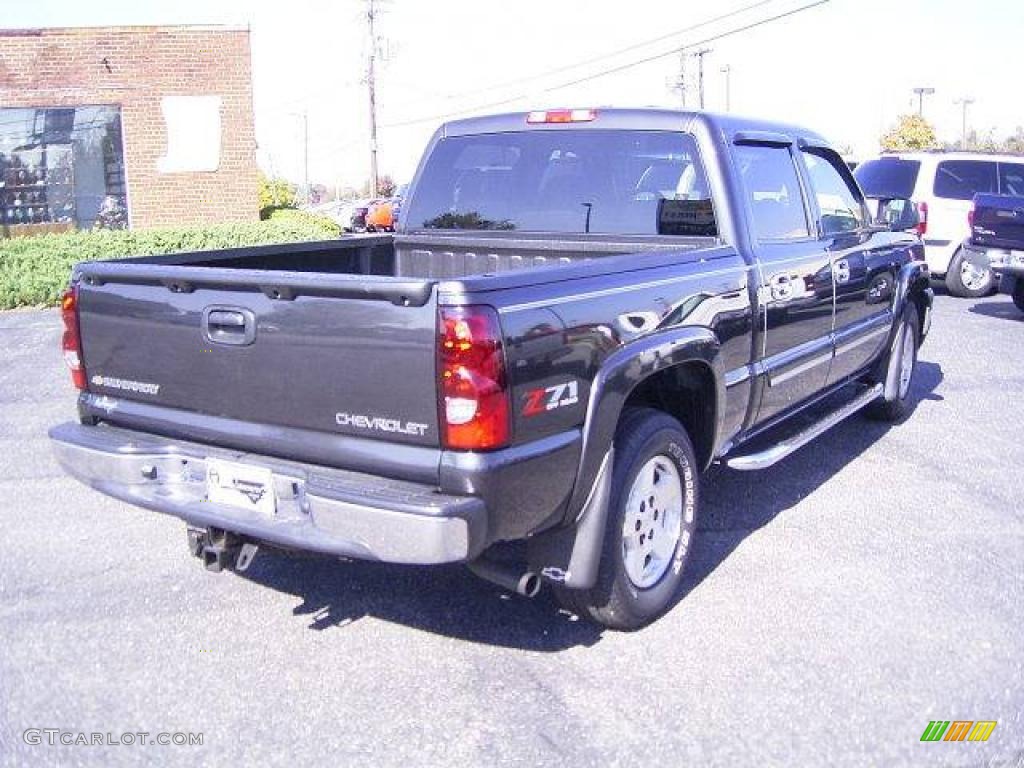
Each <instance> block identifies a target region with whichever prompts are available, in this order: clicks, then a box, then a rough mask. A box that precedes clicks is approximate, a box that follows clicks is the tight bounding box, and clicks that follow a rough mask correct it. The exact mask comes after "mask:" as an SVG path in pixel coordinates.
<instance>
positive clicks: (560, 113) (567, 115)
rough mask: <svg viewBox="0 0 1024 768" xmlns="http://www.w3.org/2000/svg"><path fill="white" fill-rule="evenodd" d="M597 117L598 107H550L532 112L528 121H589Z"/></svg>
mask: <svg viewBox="0 0 1024 768" xmlns="http://www.w3.org/2000/svg"><path fill="white" fill-rule="evenodd" d="M596 117H597V110H596V109H548V110H538V111H536V112H530V113H529V114H528V115H527V116H526V122H528V123H534V124H535V123H589V122H591V121H592V120H594V119H595V118H596Z"/></svg>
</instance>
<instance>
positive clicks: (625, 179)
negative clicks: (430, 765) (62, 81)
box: [50, 109, 932, 629]
mask: <svg viewBox="0 0 1024 768" xmlns="http://www.w3.org/2000/svg"><path fill="white" fill-rule="evenodd" d="M916 224H917V217H916V210H915V208H914V206H913V205H912V204H911V203H910V202H909V201H908V200H902V199H886V200H871V201H868V200H866V199H865V198H864V196H863V194H862V193H861V191H860V189H859V187H858V186H857V183H856V182H855V181H854V179H853V177H852V176H851V175H850V172H849V170H848V169H847V167H846V165H845V164H844V163H843V161H842V160H841V159H840V157H839V155H838V154H836V152H835V150H833V149H832V148H831V147H830V146H829V145H828V144H827V143H826V142H825V141H824V140H823V139H822V138H821V137H819V136H817V135H816V134H814V133H812V132H810V131H807V130H804V129H802V128H799V127H795V126H788V125H777V124H768V123H762V122H755V121H750V120H741V119H737V118H733V117H731V116H717V115H712V114H707V113H697V112H694V113H688V112H669V111H656V110H612V109H609V110H598V111H594V110H558V111H550V112H531V113H529V114H512V115H499V116H493V117H484V118H475V119H470V120H462V121H457V122H453V123H449V124H447V125H444V126H443V127H442V128H441V129H440V130H438V131H437V133H436V134H435V136H434V138H433V139H432V140H431V142H430V144H429V146H428V148H427V151H426V153H425V155H424V158H423V160H422V162H421V164H420V167H419V169H418V171H417V173H416V176H415V178H414V180H413V183H412V185H411V187H410V190H409V193H408V196H407V197H406V199H405V203H404V205H403V209H402V212H401V216H400V221H399V222H398V225H397V227H396V230H397V231H396V233H395V234H394V235H386V236H380V235H368V236H353V237H344V238H342V239H338V240H331V241H326V242H315V243H299V244H290V245H277V246H263V247H257V248H242V249H234V250H226V251H217V252H208V253H186V254H175V255H171V256H149V257H142V258H134V259H127V260H123V261H115V262H87V263H83V264H79V265H78V266H76V267H75V269H74V271H73V274H72V281H71V287H70V288H69V289H68V292H67V293H66V295H65V296H64V300H63V317H64V323H65V328H66V331H65V333H64V338H63V348H64V355H65V359H66V360H67V362H68V365H69V366H70V368H71V371H72V376H73V379H74V383H75V385H76V386H77V387H78V389H80V390H81V393H80V395H79V400H78V409H79V416H80V418H79V420H78V422H75V423H68V424H62V425H59V426H57V427H55V428H53V430H52V431H51V433H50V434H51V437H52V440H53V445H54V448H55V450H56V453H57V456H58V457H59V459H60V461H61V463H62V464H63V466H64V467H65V468H66V469H67V471H68V472H70V473H71V474H72V475H74V476H75V477H77V478H79V479H80V480H82V481H83V482H85V483H88V484H89V485H91V486H92V487H93V488H96V489H97V490H99V491H102V492H103V493H106V494H109V495H111V496H114V497H117V498H119V499H123V500H125V501H128V502H130V503H132V504H137V505H139V506H142V507H147V508H149V509H153V510H156V511H159V512H165V513H169V514H172V515H175V516H177V517H180V518H182V519H183V520H185V521H186V523H187V525H188V529H187V530H188V542H189V546H190V548H191V550H192V553H193V554H194V555H196V556H197V557H199V558H201V559H202V561H203V562H204V563H205V565H206V566H207V567H208V568H210V569H211V570H221V569H223V568H229V569H235V570H244V569H245V568H246V567H248V565H249V563H250V562H251V560H252V558H253V556H254V555H255V553H256V551H257V547H259V546H272V547H276V548H281V549H285V550H307V551H314V552H320V553H325V554H328V555H335V556H340V557H344V558H362V559H366V560H381V561H387V562H393V563H409V564H420V565H425V564H437V563H450V562H464V563H467V564H468V565H469V567H470V568H471V569H472V570H473V571H474V572H475V573H477V574H478V575H480V576H482V577H484V578H487V579H490V580H491V581H494V582H496V583H498V584H501V585H503V586H505V587H507V588H508V589H511V590H515V591H517V592H519V593H521V594H527V595H533V594H535V593H536V592H537V590H538V589H539V588H540V586H541V584H542V583H543V582H548V583H550V584H552V585H553V586H554V588H555V590H556V592H557V594H558V596H559V598H560V600H561V601H562V602H563V604H564V605H565V606H566V607H568V608H569V609H570V610H572V611H574V612H576V613H578V614H579V615H580V616H584V617H587V618H589V619H592V620H594V621H597V622H599V623H601V624H603V625H605V626H608V627H614V628H618V629H634V628H637V627H640V626H643V625H645V624H647V623H649V622H650V621H652V620H654V619H655V618H656V617H658V616H659V615H660V614H662V613H663V612H664V611H666V610H668V609H669V608H670V607H671V605H672V604H673V601H674V600H675V599H676V598H677V596H678V595H679V594H680V592H681V584H682V579H683V576H684V571H685V568H686V563H687V559H688V557H689V555H690V553H691V551H692V549H693V546H694V537H695V535H696V532H697V523H698V519H699V517H700V511H701V493H702V486H701V479H700V478H701V473H702V472H703V470H705V469H707V468H708V467H709V466H710V465H711V464H712V463H713V462H722V463H724V464H726V465H728V466H730V467H732V468H734V469H738V470H756V469H761V468H763V467H767V466H769V465H771V464H774V463H775V462H778V461H779V460H781V459H783V458H784V457H785V456H787V455H789V454H790V453H792V452H793V451H795V450H797V449H798V448H800V447H801V446H803V445H805V444H806V443H808V442H809V441H811V440H812V439H814V438H815V437H817V436H818V435H820V434H821V433H823V432H824V431H825V430H827V429H828V428H830V427H831V426H833V425H835V424H836V423H838V422H839V421H840V420H842V419H844V418H846V417H848V416H850V415H852V414H854V413H856V412H857V411H860V410H866V411H867V412H868V413H869V414H871V415H874V416H875V417H878V418H882V419H887V420H891V421H896V420H899V419H901V418H903V417H904V416H905V415H906V414H907V412H908V407H909V399H908V398H909V392H910V385H911V380H912V377H913V375H914V369H915V364H916V362H917V350H918V347H919V346H920V344H921V342H922V341H923V339H924V337H925V336H926V335H927V333H928V328H929V320H930V310H931V305H932V292H931V289H930V288H929V287H928V276H929V275H928V268H927V266H926V265H925V264H924V262H923V261H922V255H923V251H922V248H923V246H922V244H921V242H920V240H919V239H918V238H917V237H916V236H915V235H913V234H909V233H908V230H912V229H913V228H914V227H915V226H916ZM797 414H800V415H801V418H800V419H798V420H797V419H794V418H792V417H794V416H796V415H797ZM797 422H799V425H797ZM510 542H524V543H525V546H524V545H522V544H520V545H519V546H509V543H510Z"/></svg>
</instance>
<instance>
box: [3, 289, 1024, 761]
mask: <svg viewBox="0 0 1024 768" xmlns="http://www.w3.org/2000/svg"><path fill="white" fill-rule="evenodd" d="M936 304H937V307H936V312H935V319H934V326H933V332H932V335H931V337H930V338H929V340H928V342H927V343H926V345H925V347H924V348H923V350H922V353H921V364H920V368H919V370H918V375H917V378H916V380H915V383H914V394H915V397H916V400H917V405H916V409H915V411H914V413H913V414H912V416H911V417H910V419H909V420H908V421H907V422H906V423H905V424H903V425H901V426H898V427H895V428H887V427H886V426H884V425H880V424H877V423H873V422H869V421H866V420H864V419H862V418H854V419H852V420H850V421H848V422H846V423H844V424H842V425H840V426H839V427H837V428H835V429H834V430H833V431H831V432H830V433H828V434H827V435H826V436H825V437H824V438H823V439H821V440H819V441H818V442H816V443H814V444H812V445H811V446H809V447H807V448H805V449H804V450H802V451H801V452H798V453H797V454H795V455H794V456H792V457H790V458H789V459H787V460H785V461H784V462H783V463H781V464H779V465H777V466H776V467H774V468H772V469H769V470H766V471H763V472H760V473H748V474H741V473H736V472H731V471H726V470H721V469H714V470H712V472H711V473H710V474H709V476H707V477H706V478H705V486H704V488H705V491H704V493H705V496H704V498H705V504H706V508H705V510H704V516H703V519H702V521H701V529H702V537H701V539H700V542H699V545H698V549H697V550H696V552H695V558H696V559H695V561H694V562H693V563H692V566H693V567H692V568H691V571H690V573H689V578H688V582H689V583H688V589H689V594H688V596H687V597H686V598H685V599H684V600H683V601H682V602H681V603H680V604H679V605H678V606H677V607H676V608H675V609H674V610H673V611H672V612H671V613H670V614H669V615H668V616H666V617H665V618H664V619H662V620H661V621H659V622H658V623H656V624H654V625H653V626H651V627H649V628H648V629H646V630H644V631H642V632H639V633H635V634H618V633H614V632H607V631H604V632H602V631H599V630H598V629H596V628H594V627H591V626H589V625H586V624H583V623H580V622H576V621H572V620H571V619H570V618H569V617H568V616H567V615H565V614H562V613H560V612H559V611H558V609H557V607H556V605H555V603H554V601H553V600H552V599H551V598H550V597H549V596H547V595H546V594H542V596H541V597H538V598H537V599H536V600H532V601H530V600H526V599H523V598H517V597H510V596H508V595H505V594H503V593H501V591H500V590H499V589H498V588H496V587H492V586H490V585H488V584H486V583H484V582H481V581H478V580H477V579H476V578H474V577H473V576H471V575H470V574H469V573H468V572H466V571H465V570H464V569H462V568H458V567H452V568H444V569H434V570H424V569H414V568H403V567H389V566H381V565H372V564H359V563H337V562H333V561H328V560H323V559H314V558H308V559H292V558H286V557H284V556H280V555H278V556H273V555H261V556H259V557H258V558H257V560H256V561H255V563H254V564H253V566H252V568H251V569H250V571H249V572H247V573H246V574H244V575H235V574H221V575H214V574H210V573H207V572H205V571H203V570H202V569H201V568H200V566H199V565H198V561H196V560H194V559H192V558H191V557H189V556H188V555H187V552H186V549H185V534H184V525H183V524H182V523H180V522H179V521H177V520H174V519H171V518H168V517H164V516H161V515H157V514H155V513H151V512H146V511H141V510H137V509H133V508H131V507H129V506H127V505H125V504H122V503H119V502H116V501H113V500H110V499H107V498H104V497H102V496H100V495H99V494H97V493H94V492H92V491H90V490H87V489H86V488H84V487H82V486H80V485H78V484H77V483H75V482H74V481H72V480H70V479H68V478H67V477H65V476H64V475H63V474H62V473H61V472H60V470H59V469H58V467H57V466H56V464H55V463H54V461H53V460H52V458H51V456H50V452H49V447H48V445H47V439H46V429H47V428H48V427H49V426H50V425H52V424H54V423H57V422H59V421H62V420H67V419H69V418H72V417H73V414H74V408H73V403H74V395H73V392H72V389H71V385H70V382H69V377H68V375H67V372H66V371H65V370H64V367H63V364H62V362H61V359H60V354H59V351H58V341H59V319H58V317H57V315H56V313H55V312H53V311H25V312H13V313H3V314H0V349H2V350H3V353H4V354H3V357H4V361H3V365H0V492H2V499H3V505H2V507H0V510H2V511H0V763H3V764H5V765H23V764H24V765H44V764H45V765H56V764H58V763H59V764H62V765H73V764H101V765H120V764H139V763H142V762H147V763H160V764H213V763H215V762H216V763H218V764H227V762H228V760H231V761H232V763H233V764H235V765H239V764H246V763H249V764H258V765H263V764H271V763H274V764H277V763H285V762H288V763H296V764H306V763H313V762H322V761H324V760H326V759H328V758H329V759H330V760H331V762H333V763H335V764H348V763H352V762H356V761H357V760H358V761H360V762H363V761H365V762H366V764H371V765H399V764H402V765H423V764H430V765H441V764H445V765H448V764H451V765H483V764H491V763H502V764H504V763H518V764H524V765H541V764H544V765H577V764H594V765H597V764H601V765H604V764H641V763H650V764H654V763H656V764H660V765H728V766H737V765H757V766H765V765H807V766H811V765H850V766H864V765H886V766H890V765H944V766H961V765H962V766H975V765H1013V766H1021V765H1024V719H1022V712H1024V488H1022V480H1021V474H1022V469H1024V447H1022V445H1021V435H1022V426H1024V408H1022V405H1021V398H1022V397H1024V320H1022V316H1021V315H1020V313H1018V312H1017V311H1016V309H1015V308H1014V307H1013V305H1012V304H1011V303H1010V301H1009V299H1008V297H1006V296H997V297H992V298H990V299H986V300H983V301H970V300H957V299H952V298H949V297H947V296H939V297H938V298H937V301H936ZM930 720H996V721H998V725H997V727H996V728H995V730H994V731H993V733H992V735H991V737H990V739H989V740H988V742H986V743H968V742H964V743H950V742H938V743H922V742H920V741H919V739H920V737H921V734H922V732H923V731H924V729H925V726H926V725H927V724H928V722H929V721H930ZM29 728H60V729H62V730H64V731H70V732H76V733H77V732H86V733H91V732H100V733H103V734H108V733H110V734H112V735H113V736H114V737H115V738H117V737H118V736H119V735H120V734H123V733H126V732H140V731H145V732H149V733H150V735H151V736H153V735H155V734H157V733H160V732H169V733H175V732H191V733H202V734H203V744H202V745H201V746H198V745H192V746H188V745H180V746H175V745H169V746H140V745H138V744H134V745H130V746H129V745H109V744H102V745H93V746H73V745H72V746H59V745H58V746H49V745H47V744H46V743H45V741H44V743H43V744H40V745H30V744H26V743H25V740H24V737H23V734H24V732H25V730H26V729H29Z"/></svg>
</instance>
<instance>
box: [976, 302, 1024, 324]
mask: <svg viewBox="0 0 1024 768" xmlns="http://www.w3.org/2000/svg"><path fill="white" fill-rule="evenodd" d="M1004 298H1005V297H1004ZM967 311H968V312H970V313H971V314H972V315H984V316H985V317H995V318H998V319H1000V320H1016V321H1017V322H1022V321H1024V312H1021V311H1020V310H1019V309H1017V305H1016V304H1014V303H1013V301H1011V300H1009V299H1007V300H1006V301H985V302H979V303H978V304H975V305H974V306H973V307H970V308H969V309H968V310H967Z"/></svg>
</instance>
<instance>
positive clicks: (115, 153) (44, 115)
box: [0, 106, 128, 235]
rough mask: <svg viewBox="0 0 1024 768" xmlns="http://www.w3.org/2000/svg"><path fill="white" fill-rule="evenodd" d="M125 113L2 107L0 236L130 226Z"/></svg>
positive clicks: (98, 109)
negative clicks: (124, 132) (124, 148)
mask: <svg viewBox="0 0 1024 768" xmlns="http://www.w3.org/2000/svg"><path fill="white" fill-rule="evenodd" d="M124 179H125V174H124V150H123V147H122V143H121V110H120V108H119V107H112V106H92V107H73V108H59V109H21V108H5V109H0V233H2V234H7V235H22V234H43V233H46V232H61V231H66V230H71V229H92V228H94V227H107V228H123V227H126V226H127V225H128V210H127V200H126V195H125V180H124Z"/></svg>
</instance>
